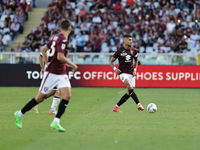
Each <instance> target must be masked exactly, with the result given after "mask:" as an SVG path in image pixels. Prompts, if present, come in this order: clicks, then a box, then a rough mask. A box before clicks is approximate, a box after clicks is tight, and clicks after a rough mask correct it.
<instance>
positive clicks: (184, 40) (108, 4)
mask: <svg viewBox="0 0 200 150" xmlns="http://www.w3.org/2000/svg"><path fill="white" fill-rule="evenodd" d="M20 4H21V3H20ZM194 4H195V1H194V0H147V1H145V0H52V1H51V3H50V4H49V5H48V9H47V11H46V12H45V14H44V16H42V18H41V21H42V23H41V24H40V25H39V26H37V27H36V29H34V30H32V32H31V33H29V34H28V35H27V37H26V39H25V41H24V43H23V45H22V46H21V49H22V50H23V51H26V52H34V51H39V50H40V48H41V47H42V46H44V45H45V44H46V43H47V42H48V41H49V40H50V35H51V32H52V31H53V30H55V29H59V22H60V20H61V19H63V18H68V19H69V20H71V22H72V26H73V30H72V32H71V34H70V36H69V44H68V48H69V51H70V52H114V51H116V49H117V48H118V47H120V46H122V44H123V35H124V34H130V35H131V36H133V46H134V47H136V48H138V50H139V52H140V53H186V52H191V53H196V52H198V51H199V40H200V36H199V35H200V28H199V25H200V24H199V22H198V20H199V19H200V11H199V7H200V6H199V4H197V5H196V8H197V10H196V11H195V9H194ZM17 5H18V8H17V10H18V9H19V10H18V11H17V12H19V13H16V12H15V15H19V14H20V13H21V12H23V13H22V14H21V15H22V16H23V17H21V18H22V20H24V18H26V17H27V16H26V14H25V13H26V12H27V11H28V8H27V7H26V9H23V7H21V6H20V5H19V4H17ZM3 8H4V11H5V8H6V6H3ZM10 9H11V8H10ZM8 10H9V9H8ZM11 10H12V9H11ZM20 10H21V11H20ZM14 20H16V19H14ZM18 21H19V20H18ZM16 22H17V21H16ZM13 23H15V21H14V22H13ZM20 23H22V25H20V26H23V21H20ZM8 24H9V23H8ZM10 26H11V24H10Z"/></svg>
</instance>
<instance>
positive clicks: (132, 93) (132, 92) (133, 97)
mask: <svg viewBox="0 0 200 150" xmlns="http://www.w3.org/2000/svg"><path fill="white" fill-rule="evenodd" d="M128 91H129V95H130V96H131V97H132V99H133V100H134V101H135V103H136V104H138V103H139V100H138V98H137V95H136V94H135V92H134V91H133V89H131V90H128Z"/></svg>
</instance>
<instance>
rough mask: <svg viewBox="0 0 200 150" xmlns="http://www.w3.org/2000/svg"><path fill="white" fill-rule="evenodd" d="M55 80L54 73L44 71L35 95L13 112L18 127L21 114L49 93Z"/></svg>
mask: <svg viewBox="0 0 200 150" xmlns="http://www.w3.org/2000/svg"><path fill="white" fill-rule="evenodd" d="M56 81H57V80H56V78H55V75H53V74H50V73H48V72H46V73H44V78H43V79H42V82H41V85H40V89H39V92H38V94H37V96H36V97H35V98H33V99H31V100H30V101H29V102H28V103H27V104H26V105H25V106H24V107H23V108H22V109H21V110H19V111H16V112H15V113H14V115H15V118H16V125H17V127H18V128H22V116H23V115H24V114H25V113H26V112H27V111H29V110H30V109H31V108H33V107H34V106H35V105H37V104H38V103H40V102H42V101H43V100H44V99H45V98H46V95H48V93H50V92H51V90H52V89H53V87H54V86H55V85H56V84H57V83H56Z"/></svg>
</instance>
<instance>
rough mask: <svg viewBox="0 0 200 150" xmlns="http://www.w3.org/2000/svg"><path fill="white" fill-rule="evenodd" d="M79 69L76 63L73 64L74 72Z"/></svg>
mask: <svg viewBox="0 0 200 150" xmlns="http://www.w3.org/2000/svg"><path fill="white" fill-rule="evenodd" d="M77 69H78V66H77V65H75V64H74V65H73V69H72V72H75V71H76V70H77Z"/></svg>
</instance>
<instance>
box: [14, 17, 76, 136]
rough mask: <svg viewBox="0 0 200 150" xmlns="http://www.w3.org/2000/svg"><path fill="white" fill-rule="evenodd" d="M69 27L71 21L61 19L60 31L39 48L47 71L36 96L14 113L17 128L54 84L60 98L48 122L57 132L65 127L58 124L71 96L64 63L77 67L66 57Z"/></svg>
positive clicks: (74, 69)
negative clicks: (23, 117)
mask: <svg viewBox="0 0 200 150" xmlns="http://www.w3.org/2000/svg"><path fill="white" fill-rule="evenodd" d="M71 29H72V27H71V22H70V21H69V20H68V19H63V20H62V21H61V22H60V30H61V33H60V34H58V35H56V36H55V37H54V38H53V39H52V41H50V42H48V43H47V45H46V46H44V47H43V48H42V49H41V51H42V55H43V58H44V61H45V64H48V66H47V69H46V70H47V71H45V72H44V76H43V79H42V82H41V85H40V89H39V92H38V94H37V96H36V97H34V98H33V99H32V100H30V101H29V102H28V103H27V104H26V105H25V106H24V107H23V108H22V109H21V110H19V111H16V112H15V113H14V115H15V119H16V126H17V127H18V128H20V129H21V128H22V116H23V115H24V114H25V113H26V112H27V111H29V110H30V109H31V108H33V107H34V106H35V105H37V104H39V103H41V102H42V101H43V100H44V99H45V98H46V96H47V95H48V94H49V93H50V92H51V90H52V89H53V88H54V87H55V86H56V87H57V88H58V90H59V92H60V94H61V96H62V100H61V102H60V104H59V107H58V113H57V114H56V116H55V118H54V119H53V122H52V123H51V124H50V127H52V128H54V129H56V130H57V131H59V132H64V131H65V129H64V128H63V127H62V126H61V125H60V118H61V116H62V115H63V114H64V112H65V109H66V107H67V105H68V103H69V100H70V98H71V84H70V82H69V78H68V76H67V74H66V64H68V65H70V66H71V67H72V68H73V69H72V71H73V72H74V71H76V69H77V66H76V65H75V64H74V63H73V62H71V61H69V60H68V59H67V53H68V50H67V44H68V40H67V38H68V36H69V34H70V32H71ZM49 49H50V52H49V56H48V57H52V58H51V62H50V63H48V57H47V53H46V52H47V51H48V50H49Z"/></svg>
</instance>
